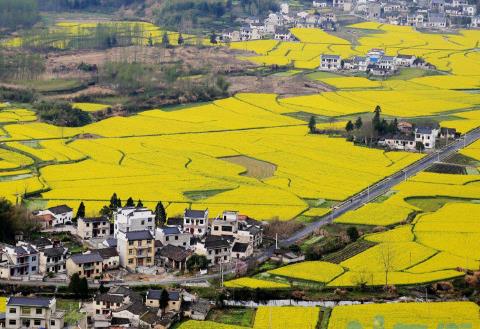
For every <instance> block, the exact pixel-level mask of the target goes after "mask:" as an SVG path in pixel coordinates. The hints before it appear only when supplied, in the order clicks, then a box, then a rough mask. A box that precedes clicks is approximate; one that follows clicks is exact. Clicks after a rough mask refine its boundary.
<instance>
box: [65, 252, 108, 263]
mask: <svg viewBox="0 0 480 329" xmlns="http://www.w3.org/2000/svg"><path fill="white" fill-rule="evenodd" d="M70 259H71V260H72V261H73V262H74V263H75V264H77V265H80V264H86V263H95V262H102V261H103V258H102V257H101V256H100V254H99V253H98V252H91V253H88V254H73V255H72V256H70Z"/></svg>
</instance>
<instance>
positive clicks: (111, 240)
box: [104, 238, 117, 247]
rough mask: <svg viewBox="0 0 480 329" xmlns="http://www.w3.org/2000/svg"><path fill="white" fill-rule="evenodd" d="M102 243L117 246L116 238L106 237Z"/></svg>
mask: <svg viewBox="0 0 480 329" xmlns="http://www.w3.org/2000/svg"><path fill="white" fill-rule="evenodd" d="M104 244H106V245H107V246H109V247H116V246H117V239H115V238H108V239H106V240H105V241H104Z"/></svg>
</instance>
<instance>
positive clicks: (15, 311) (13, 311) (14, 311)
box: [9, 307, 17, 314]
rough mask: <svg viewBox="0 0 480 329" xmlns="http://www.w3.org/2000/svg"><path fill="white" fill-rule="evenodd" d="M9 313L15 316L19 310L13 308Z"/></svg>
mask: <svg viewBox="0 0 480 329" xmlns="http://www.w3.org/2000/svg"><path fill="white" fill-rule="evenodd" d="M9 312H10V313H12V314H15V313H17V309H16V308H14V307H12V308H10V310H9Z"/></svg>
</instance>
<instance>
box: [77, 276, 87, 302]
mask: <svg viewBox="0 0 480 329" xmlns="http://www.w3.org/2000/svg"><path fill="white" fill-rule="evenodd" d="M78 289H79V290H78V294H79V296H80V297H81V298H82V299H86V298H87V297H88V281H87V278H86V277H83V278H81V279H80V282H79V285H78Z"/></svg>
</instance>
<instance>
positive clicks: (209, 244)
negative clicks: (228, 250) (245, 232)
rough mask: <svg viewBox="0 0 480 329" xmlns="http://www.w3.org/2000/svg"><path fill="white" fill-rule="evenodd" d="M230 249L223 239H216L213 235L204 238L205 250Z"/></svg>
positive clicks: (226, 241)
mask: <svg viewBox="0 0 480 329" xmlns="http://www.w3.org/2000/svg"><path fill="white" fill-rule="evenodd" d="M225 247H230V243H229V242H228V240H227V239H224V238H223V237H218V236H214V235H209V236H207V237H206V238H205V248H207V249H215V248H225Z"/></svg>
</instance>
